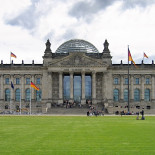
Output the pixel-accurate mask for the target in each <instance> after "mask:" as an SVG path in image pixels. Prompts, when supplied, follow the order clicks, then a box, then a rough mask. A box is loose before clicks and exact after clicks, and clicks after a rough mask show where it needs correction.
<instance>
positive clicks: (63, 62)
mask: <svg viewBox="0 0 155 155" xmlns="http://www.w3.org/2000/svg"><path fill="white" fill-rule="evenodd" d="M52 61H53V62H51V63H49V66H60V67H61V66H63V67H65V66H67V67H69V66H103V63H102V62H101V60H100V59H95V58H91V57H88V56H86V55H85V53H70V54H69V55H68V56H66V57H64V58H60V59H57V60H54V59H52Z"/></svg>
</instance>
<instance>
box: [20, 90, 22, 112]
mask: <svg viewBox="0 0 155 155" xmlns="http://www.w3.org/2000/svg"><path fill="white" fill-rule="evenodd" d="M21 90H22V89H20V115H21Z"/></svg>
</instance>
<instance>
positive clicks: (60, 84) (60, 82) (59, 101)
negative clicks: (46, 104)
mask: <svg viewBox="0 0 155 155" xmlns="http://www.w3.org/2000/svg"><path fill="white" fill-rule="evenodd" d="M62 91H63V89H62V72H59V100H58V103H59V104H60V103H63V99H62Z"/></svg>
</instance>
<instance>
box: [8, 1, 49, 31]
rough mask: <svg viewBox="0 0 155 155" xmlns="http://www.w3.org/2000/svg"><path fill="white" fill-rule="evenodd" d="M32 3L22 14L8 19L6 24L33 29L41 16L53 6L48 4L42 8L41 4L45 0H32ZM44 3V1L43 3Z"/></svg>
mask: <svg viewBox="0 0 155 155" xmlns="http://www.w3.org/2000/svg"><path fill="white" fill-rule="evenodd" d="M31 2H32V4H31V6H30V7H29V8H27V9H26V10H24V11H23V12H22V13H21V14H19V15H18V16H17V17H15V18H13V19H6V20H5V22H6V24H9V25H13V26H21V27H24V28H26V29H29V30H33V28H34V27H35V26H36V25H37V23H38V21H39V18H40V17H41V16H42V15H45V14H46V13H47V12H48V11H49V10H50V9H51V7H52V6H50V5H48V6H45V8H46V9H45V8H43V9H40V8H41V7H40V6H39V5H42V3H43V0H31ZM43 4H44V3H43Z"/></svg>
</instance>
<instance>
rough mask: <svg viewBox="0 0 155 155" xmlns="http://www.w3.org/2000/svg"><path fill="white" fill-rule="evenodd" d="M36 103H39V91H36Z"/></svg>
mask: <svg viewBox="0 0 155 155" xmlns="http://www.w3.org/2000/svg"><path fill="white" fill-rule="evenodd" d="M36 101H41V90H40V89H39V91H37V90H36Z"/></svg>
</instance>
